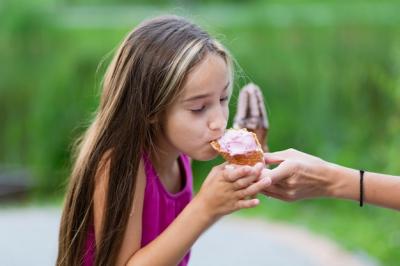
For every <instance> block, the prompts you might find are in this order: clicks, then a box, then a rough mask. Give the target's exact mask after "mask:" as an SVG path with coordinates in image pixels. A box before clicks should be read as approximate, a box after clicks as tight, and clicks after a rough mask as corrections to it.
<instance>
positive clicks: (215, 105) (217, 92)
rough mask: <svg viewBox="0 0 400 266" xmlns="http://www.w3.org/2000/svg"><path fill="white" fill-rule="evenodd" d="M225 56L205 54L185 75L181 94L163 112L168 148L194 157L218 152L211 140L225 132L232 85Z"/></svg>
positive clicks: (203, 157)
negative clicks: (185, 78)
mask: <svg viewBox="0 0 400 266" xmlns="http://www.w3.org/2000/svg"><path fill="white" fill-rule="evenodd" d="M230 82H231V80H230V75H229V71H228V67H227V65H226V63H225V61H224V59H223V58H222V57H221V56H219V55H216V54H212V53H210V54H208V55H207V56H206V57H205V58H204V59H203V60H202V61H201V62H200V63H199V64H198V65H197V66H196V67H195V68H194V69H193V71H192V72H190V74H189V75H188V78H187V81H186V83H185V85H184V88H183V93H182V94H181V96H180V97H179V98H178V99H177V100H176V101H175V103H174V104H173V105H172V106H171V107H170V108H169V109H168V110H167V112H166V121H164V134H165V135H164V141H165V144H166V145H167V147H168V149H169V150H170V151H176V152H183V153H185V154H187V155H189V156H190V157H191V158H193V159H196V160H210V159H212V158H214V157H215V156H216V155H217V153H216V152H215V151H214V149H212V148H211V145H210V142H211V141H212V140H215V139H217V138H219V137H221V136H222V134H223V133H224V131H225V128H226V125H227V121H228V115H229V109H228V103H229V100H230V95H231V91H230V88H231V87H232V86H231V84H230Z"/></svg>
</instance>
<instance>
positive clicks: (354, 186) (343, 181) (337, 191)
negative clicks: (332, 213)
mask: <svg viewBox="0 0 400 266" xmlns="http://www.w3.org/2000/svg"><path fill="white" fill-rule="evenodd" d="M328 176H329V179H330V180H331V182H332V183H331V184H332V185H331V186H330V188H329V192H328V194H329V196H331V197H334V198H342V199H352V200H358V197H359V195H358V191H359V190H358V186H359V172H358V171H357V170H354V169H351V168H347V167H344V166H340V165H337V164H333V163H328Z"/></svg>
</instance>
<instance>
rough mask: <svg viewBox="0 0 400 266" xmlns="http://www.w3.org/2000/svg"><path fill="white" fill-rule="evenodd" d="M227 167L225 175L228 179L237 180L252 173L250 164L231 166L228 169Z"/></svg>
mask: <svg viewBox="0 0 400 266" xmlns="http://www.w3.org/2000/svg"><path fill="white" fill-rule="evenodd" d="M226 168H227V167H225V172H224V177H225V180H226V181H229V182H235V181H236V180H238V179H239V178H241V177H243V176H247V175H249V174H251V172H252V168H251V167H250V166H248V165H246V166H233V167H232V166H230V167H228V169H226Z"/></svg>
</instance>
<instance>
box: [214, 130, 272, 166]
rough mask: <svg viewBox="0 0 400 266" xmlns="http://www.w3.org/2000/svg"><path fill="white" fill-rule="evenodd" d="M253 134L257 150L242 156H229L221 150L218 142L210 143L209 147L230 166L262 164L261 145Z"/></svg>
mask: <svg viewBox="0 0 400 266" xmlns="http://www.w3.org/2000/svg"><path fill="white" fill-rule="evenodd" d="M251 134H253V137H254V140H255V141H256V143H257V146H258V149H257V150H253V151H250V152H247V153H244V154H234V155H232V154H230V153H228V152H226V151H224V150H222V149H221V146H220V144H219V143H218V141H215V140H214V141H212V142H211V143H210V144H211V146H212V147H213V148H214V149H215V150H216V151H217V152H218V153H219V154H220V155H221V156H222V157H223V158H224V159H225V160H226V161H228V162H229V163H231V164H239V165H251V166H253V165H255V164H256V163H259V162H261V163H264V153H263V150H262V149H261V145H260V143H259V142H258V139H257V136H256V134H254V133H251Z"/></svg>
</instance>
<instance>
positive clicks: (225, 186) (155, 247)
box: [127, 164, 269, 266]
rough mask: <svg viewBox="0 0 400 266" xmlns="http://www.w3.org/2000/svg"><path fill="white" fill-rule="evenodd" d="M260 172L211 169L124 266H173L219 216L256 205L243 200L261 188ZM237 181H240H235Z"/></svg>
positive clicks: (256, 201) (249, 200) (263, 183)
mask: <svg viewBox="0 0 400 266" xmlns="http://www.w3.org/2000/svg"><path fill="white" fill-rule="evenodd" d="M261 170H262V165H261V164H260V165H259V166H257V167H239V168H236V169H233V170H225V164H224V165H220V166H217V167H214V168H213V170H212V171H211V172H210V174H209V175H208V177H207V179H206V180H205V181H204V183H203V185H202V188H201V190H200V191H199V193H198V194H197V195H196V196H195V197H194V199H193V200H192V201H191V202H190V203H189V204H188V205H187V206H186V207H185V209H184V210H183V211H182V212H181V213H180V214H179V215H178V217H177V218H176V219H175V220H174V221H173V222H172V223H171V224H170V225H169V226H168V227H167V228H166V229H165V230H164V232H163V233H161V234H160V235H159V236H158V237H157V238H156V239H154V240H153V241H152V242H150V243H149V244H148V245H147V246H145V247H143V248H141V249H139V250H137V252H135V253H134V255H133V256H132V257H131V258H130V259H129V261H128V263H127V265H151V266H157V265H160V266H161V265H162V266H166V265H171V266H172V265H177V264H178V263H179V261H181V260H182V258H183V256H184V255H185V254H186V253H187V252H188V250H189V249H190V247H191V246H192V245H193V243H194V242H195V241H196V240H197V239H198V237H199V236H200V235H201V234H202V233H203V232H204V231H205V230H206V229H207V228H208V227H209V226H210V225H212V224H213V223H214V222H216V221H217V220H218V219H219V218H220V217H221V216H223V215H225V214H228V213H231V212H233V211H236V210H238V209H242V208H250V207H254V206H256V205H257V204H258V203H259V201H258V200H257V199H245V198H247V197H249V196H252V195H255V194H257V193H258V192H260V191H261V190H262V189H263V188H264V187H265V184H266V180H265V179H260V178H259V177H260V174H261ZM239 177H242V178H240V180H238V179H239ZM226 179H230V180H238V181H237V182H228V181H226ZM267 181H269V180H267Z"/></svg>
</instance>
